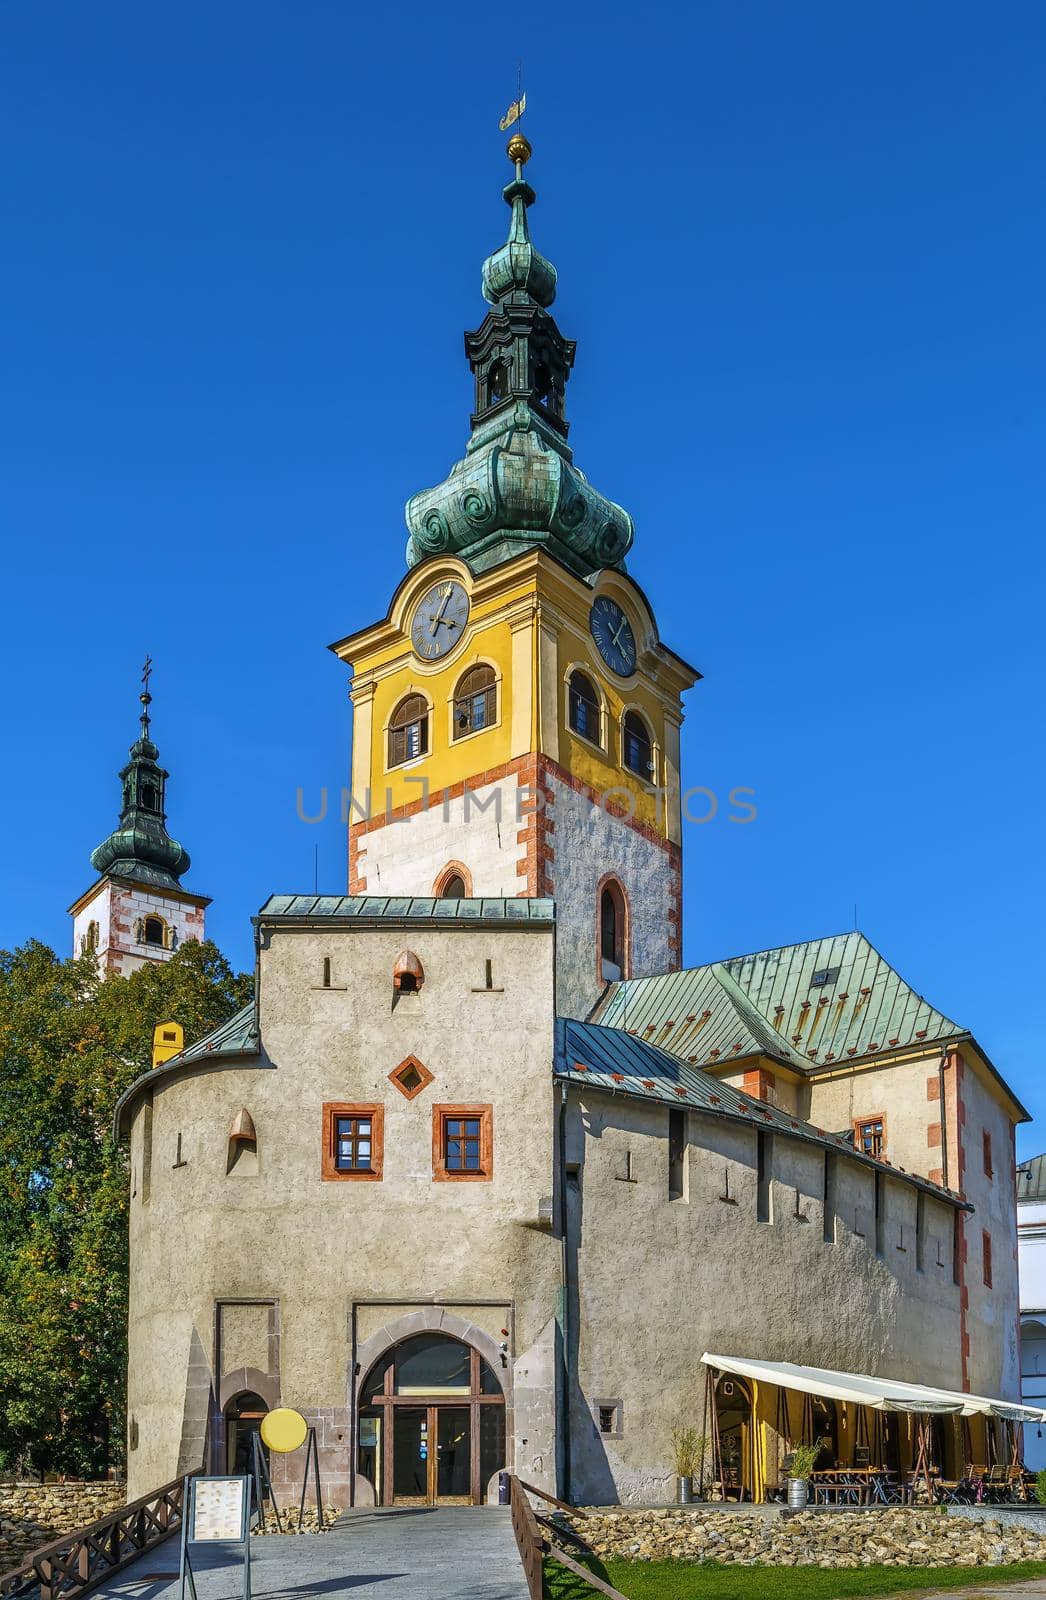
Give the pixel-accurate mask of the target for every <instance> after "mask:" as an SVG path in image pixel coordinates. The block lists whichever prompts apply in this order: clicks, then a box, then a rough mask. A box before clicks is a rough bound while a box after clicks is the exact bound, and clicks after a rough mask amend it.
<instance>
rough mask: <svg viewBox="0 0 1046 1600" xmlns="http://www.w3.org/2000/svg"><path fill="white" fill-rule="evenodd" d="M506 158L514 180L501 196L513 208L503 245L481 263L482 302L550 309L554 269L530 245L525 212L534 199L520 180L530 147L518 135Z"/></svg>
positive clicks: (515, 136) (553, 288)
mask: <svg viewBox="0 0 1046 1600" xmlns="http://www.w3.org/2000/svg"><path fill="white" fill-rule="evenodd" d="M509 155H510V156H511V157H512V159H513V160H514V161H515V163H516V177H515V180H514V182H512V183H510V184H508V185H507V187H506V188H505V189H503V190H502V194H503V195H504V196H505V199H506V200H507V202H508V204H509V205H510V206H511V207H512V222H511V224H510V226H509V230H508V239H507V240H506V242H505V243H504V244H503V245H502V246H501V249H500V250H495V251H494V254H493V255H492V256H488V257H487V259H486V261H484V263H483V298H484V300H489V301H490V303H491V305H492V306H496V305H500V304H501V302H502V301H504V300H513V299H516V298H517V297H518V298H520V299H521V300H524V301H526V300H531V301H533V303H534V304H535V305H538V306H550V305H551V304H552V302H553V300H554V299H555V298H556V269H555V267H554V266H553V265H552V263H551V261H546V259H545V257H544V256H543V255H542V254H541V252H540V250H536V249H535V248H534V246H533V245H532V244H531V242H530V227H529V224H528V222H527V209H528V207H529V206H532V205H533V204H534V201H535V199H536V198H537V196H536V195H535V193H534V191H533V189H532V188H531V187H530V184H529V183H527V181H526V179H525V178H524V177H523V164H524V162H526V161H529V159H530V145H529V143H528V142H527V140H526V139H524V137H523V135H522V134H521V133H517V134H514V135H513V137H512V138H511V139H510V140H509Z"/></svg>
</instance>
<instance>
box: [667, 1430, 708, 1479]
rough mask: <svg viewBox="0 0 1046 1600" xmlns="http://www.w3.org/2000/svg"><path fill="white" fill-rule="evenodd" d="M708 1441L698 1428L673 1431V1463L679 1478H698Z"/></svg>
mask: <svg viewBox="0 0 1046 1600" xmlns="http://www.w3.org/2000/svg"><path fill="white" fill-rule="evenodd" d="M707 1445H708V1440H707V1439H706V1438H705V1436H704V1434H702V1433H698V1431H697V1429H696V1428H673V1429H672V1462H673V1465H674V1466H675V1470H676V1476H677V1477H679V1478H696V1477H697V1475H698V1473H699V1472H700V1470H701V1463H702V1460H703V1458H704V1455H705V1451H706V1448H707Z"/></svg>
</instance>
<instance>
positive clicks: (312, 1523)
mask: <svg viewBox="0 0 1046 1600" xmlns="http://www.w3.org/2000/svg"><path fill="white" fill-rule="evenodd" d="M340 1516H341V1512H340V1511H337V1510H335V1508H334V1506H327V1508H326V1510H325V1511H324V1513H323V1518H324V1525H323V1528H322V1530H321V1528H320V1524H319V1518H318V1517H317V1515H316V1507H315V1506H313V1507H312V1508H311V1509H310V1508H309V1507H308V1506H306V1507H305V1515H304V1517H303V1518H302V1526H301V1531H302V1533H320V1532H321V1531H322V1532H323V1533H329V1532H330V1530H331V1528H332V1527H333V1526H334V1523H335V1522H336V1520H337V1518H338V1517H340ZM280 1520H281V1522H282V1523H283V1531H284V1533H285V1534H293V1533H297V1532H298V1507H297V1506H296V1505H294V1506H284V1505H281V1506H280ZM279 1532H280V1530H279V1528H277V1526H276V1518H275V1517H274V1516H273V1514H272V1508H271V1506H266V1507H265V1529H264V1535H268V1534H272V1533H274V1534H276V1535H277V1537H278V1536H279ZM251 1533H252V1534H253V1535H254V1536H255V1538H257V1537H258V1535H259V1534H262V1529H261V1528H260V1527H259V1526H258V1525H257V1524H256V1525H255V1526H254V1527H253V1528H252V1529H251Z"/></svg>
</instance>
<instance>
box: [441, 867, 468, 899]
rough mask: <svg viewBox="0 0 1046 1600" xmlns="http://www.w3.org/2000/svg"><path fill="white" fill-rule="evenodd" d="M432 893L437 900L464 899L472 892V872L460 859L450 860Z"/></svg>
mask: <svg viewBox="0 0 1046 1600" xmlns="http://www.w3.org/2000/svg"><path fill="white" fill-rule="evenodd" d="M432 893H433V894H434V895H435V896H436V899H437V900H464V899H465V898H466V897H467V896H469V895H470V894H471V893H472V874H471V872H470V871H469V869H468V867H466V866H464V865H463V864H462V863H461V862H460V861H448V862H447V864H446V866H445V867H444V868H443V871H442V872H441V873H440V875H439V877H438V878H437V879H436V881H435V883H434V884H433V885H432Z"/></svg>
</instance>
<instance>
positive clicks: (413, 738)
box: [389, 694, 429, 767]
mask: <svg viewBox="0 0 1046 1600" xmlns="http://www.w3.org/2000/svg"><path fill="white" fill-rule="evenodd" d="M428 750H429V708H428V705H427V703H426V701H425V696H424V695H421V694H409V695H408V696H407V698H406V699H405V700H401V701H400V703H399V705H398V706H397V707H396V709H395V711H394V712H393V713H392V721H391V722H390V723H389V766H390V767H401V766H402V765H403V763H404V762H405V761H413V760H414V758H415V756H424V755H428Z"/></svg>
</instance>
